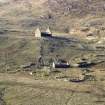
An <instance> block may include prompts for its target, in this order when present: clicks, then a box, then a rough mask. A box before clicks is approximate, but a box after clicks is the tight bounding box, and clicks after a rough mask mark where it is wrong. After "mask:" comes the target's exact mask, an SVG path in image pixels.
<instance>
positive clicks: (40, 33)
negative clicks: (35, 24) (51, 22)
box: [35, 27, 52, 38]
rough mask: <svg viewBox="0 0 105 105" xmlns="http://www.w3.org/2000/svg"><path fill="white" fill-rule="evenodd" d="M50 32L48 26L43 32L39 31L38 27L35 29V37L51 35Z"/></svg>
mask: <svg viewBox="0 0 105 105" xmlns="http://www.w3.org/2000/svg"><path fill="white" fill-rule="evenodd" d="M51 36H52V32H51V31H50V28H49V27H48V28H47V30H46V31H45V32H41V31H40V29H39V28H37V29H36V31H35V37H36V38H41V37H51Z"/></svg>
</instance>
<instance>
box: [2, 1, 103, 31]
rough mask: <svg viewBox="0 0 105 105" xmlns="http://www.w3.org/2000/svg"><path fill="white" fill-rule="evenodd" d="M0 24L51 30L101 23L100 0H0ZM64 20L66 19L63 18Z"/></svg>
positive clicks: (101, 5)
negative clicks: (48, 27) (48, 28)
mask: <svg viewBox="0 0 105 105" xmlns="http://www.w3.org/2000/svg"><path fill="white" fill-rule="evenodd" d="M0 11H1V12H0V27H7V28H8V27H9V28H10V27H11V28H13V27H14V28H16V27H17V28H21V27H22V28H25V29H34V27H35V26H38V25H39V26H42V28H43V27H46V26H48V25H50V27H51V28H52V29H53V30H58V29H59V30H61V29H62V31H67V30H69V29H70V28H71V27H78V26H85V25H90V26H97V25H98V26H99V25H101V26H102V25H105V22H104V20H105V19H104V17H105V1H104V0H100V1H99V0H38V1H37V0H7V2H6V1H5V2H0ZM65 20H66V21H65Z"/></svg>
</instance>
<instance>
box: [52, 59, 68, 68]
mask: <svg viewBox="0 0 105 105" xmlns="http://www.w3.org/2000/svg"><path fill="white" fill-rule="evenodd" d="M52 67H53V68H70V64H69V63H68V62H67V61H65V60H62V59H60V60H58V61H56V62H53V64H52Z"/></svg>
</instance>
